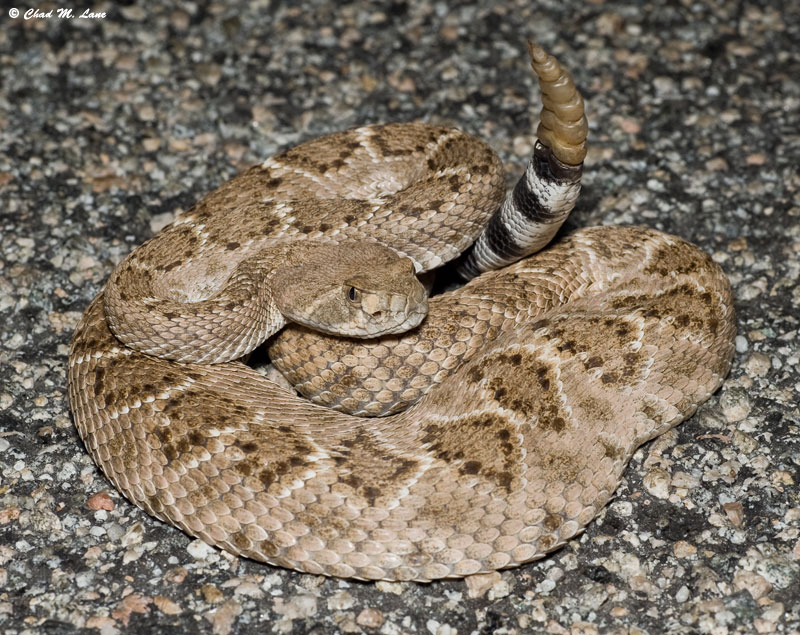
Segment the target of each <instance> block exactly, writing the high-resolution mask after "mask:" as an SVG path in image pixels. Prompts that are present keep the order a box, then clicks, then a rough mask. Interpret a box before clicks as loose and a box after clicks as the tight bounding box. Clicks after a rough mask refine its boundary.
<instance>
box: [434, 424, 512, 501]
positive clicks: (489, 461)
mask: <svg viewBox="0 0 800 635" xmlns="http://www.w3.org/2000/svg"><path fill="white" fill-rule="evenodd" d="M421 442H422V443H423V444H424V446H426V448H427V450H428V452H429V453H430V454H431V455H432V456H433V457H435V458H436V459H438V460H440V461H444V462H445V463H450V464H453V466H454V467H455V468H456V469H457V470H458V473H459V474H461V475H462V476H480V477H482V478H484V479H486V480H488V481H492V482H494V483H495V484H496V485H498V486H500V487H502V488H505V489H510V488H511V485H512V482H513V479H514V478H515V477H518V476H520V475H521V469H522V467H521V466H522V451H521V448H520V446H519V441H518V437H517V428H516V426H514V424H513V423H511V422H509V421H508V420H506V419H505V418H504V417H503V416H501V415H499V414H497V413H480V414H478V413H476V414H470V415H467V416H463V417H459V418H457V419H453V420H450V421H446V422H444V423H439V422H436V423H433V422H431V423H429V424H427V425H426V426H425V427H424V428H423V436H422V438H421Z"/></svg>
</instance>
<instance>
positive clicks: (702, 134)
mask: <svg viewBox="0 0 800 635" xmlns="http://www.w3.org/2000/svg"><path fill="white" fill-rule="evenodd" d="M127 4H129V3H127V2H124V3H120V4H119V5H117V4H110V3H104V4H97V5H95V6H93V7H92V10H94V11H97V12H105V13H106V17H105V18H95V19H92V18H79V17H77V16H78V15H80V14H81V13H82V12H83V9H84V6H83V5H80V6H74V7H73V16H74V17H73V19H66V18H59V17H58V16H57V13H55V12H54V13H53V16H52V17H50V18H33V19H30V20H25V19H23V17H21V16H20V17H18V18H16V19H12V18H11V17H9V14H8V10H7V9H4V10H3V14H2V15H0V77H2V89H1V90H0V223H1V224H2V233H0V243H1V245H2V256H1V257H0V331H2V333H1V334H0V342H2V344H0V382H1V383H0V631H3V632H4V633H9V634H19V633H70V632H76V631H79V632H98V631H99V632H101V633H117V632H131V633H133V632H137V633H193V632H214V633H256V632H259V633H260V632H273V631H274V632H286V633H306V632H314V633H329V632H343V633H362V632H363V633H385V634H387V635H389V634H394V633H433V634H440V635H445V634H448V633H460V634H465V633H522V632H546V633H660V632H672V633H715V634H725V633H752V632H760V633H769V632H780V633H792V632H795V633H796V632H798V629H799V628H800V493H799V492H798V483H800V415H799V414H798V401H799V400H798V397H800V371H799V370H798V359H799V358H800V342H799V341H800V337H799V336H798V333H799V329H800V324H799V323H798V320H799V319H800V309H798V306H800V284H798V283H799V282H800V196H799V195H798V184H799V183H800V176H798V164H799V163H800V149H799V144H798V141H800V138H799V132H800V83H799V80H798V78H800V56H799V54H798V51H799V50H800V48H799V46H798V42H800V5H798V3H796V2H768V1H764V2H756V1H752V0H750V1H748V0H741V1H730V2H729V1H725V0H717V1H712V0H698V1H693V0H682V1H673V2H660V3H659V2H651V1H648V2H636V1H634V0H629V1H628V2H625V1H623V0H608V1H604V0H591V1H589V2H578V1H576V0H571V1H568V2H556V1H550V0H548V1H546V2H539V1H532V0H514V1H511V2H502V1H500V2H497V1H490V0H483V1H480V2H477V1H476V2H453V3H451V4H447V3H445V2H435V3H434V2H415V1H403V0H397V1H394V2H388V1H387V2H372V3H370V2H343V3H336V2H322V1H317V2H306V3H304V5H303V6H302V8H300V7H299V6H293V4H292V3H291V2H287V1H280V0H276V1H274V2H270V1H269V0H261V1H256V2H253V3H251V4H250V6H249V7H245V6H241V7H238V8H236V7H233V6H231V5H230V4H224V3H222V2H218V3H214V2H212V3H206V2H203V1H202V0H199V1H198V2H193V3H192V2H186V3H183V4H181V3H169V2H167V3H160V5H159V6H158V7H157V8H156V3H146V2H141V3H139V4H131V5H130V6H122V5H127ZM151 5H152V6H151ZM17 8H18V9H19V10H20V11H21V12H24V11H25V10H26V9H28V8H29V7H28V6H22V5H21V4H20V5H18V7H17ZM38 8H39V9H40V11H43V12H44V11H46V10H47V9H48V8H50V7H48V6H46V5H45V6H39V7H38ZM53 8H57V7H55V6H53ZM528 37H532V38H535V39H536V40H538V41H539V42H540V43H542V44H543V45H545V46H546V47H547V48H549V49H550V50H551V51H552V52H554V53H556V54H557V55H558V56H559V57H560V59H561V60H562V62H563V63H564V64H565V65H567V66H568V67H569V68H571V69H572V70H573V72H574V75H575V77H576V80H577V82H578V84H579V85H580V86H581V87H582V88H583V91H584V94H585V96H586V100H587V105H588V112H589V119H590V125H591V146H592V147H591V151H590V153H589V156H588V158H587V161H586V176H585V179H584V184H585V189H584V193H583V195H582V198H581V201H580V202H579V204H578V208H577V210H576V212H575V214H574V217H573V218H572V220H571V221H570V224H571V225H572V226H583V225H592V224H618V223H641V224H645V225H649V226H652V227H657V228H659V229H663V230H666V231H669V232H672V233H676V234H679V235H681V236H683V237H686V238H688V239H690V240H692V241H694V242H696V243H697V244H699V245H701V246H702V247H703V248H705V249H706V250H707V251H708V252H710V253H711V254H713V256H714V259H715V260H717V261H718V262H720V263H721V264H722V266H723V267H724V268H725V270H726V271H727V273H728V274H729V276H730V278H731V281H732V282H733V285H734V287H735V290H736V299H737V311H738V319H739V337H738V338H737V355H736V358H735V361H734V367H733V371H732V373H731V375H730V377H729V379H728V380H727V382H726V383H725V385H724V386H723V388H722V390H721V391H720V392H719V393H718V394H717V395H716V396H715V397H714V398H713V399H712V400H711V401H710V402H709V403H707V404H706V405H705V406H703V407H702V408H701V409H700V411H699V412H698V413H697V415H696V416H694V417H693V418H692V419H691V420H689V421H688V422H687V423H685V424H684V425H682V426H681V427H680V428H678V429H677V430H675V431H673V432H672V433H670V434H667V435H665V436H664V437H662V438H660V439H658V440H656V441H655V442H653V443H651V444H649V445H647V446H645V447H644V448H643V449H641V450H640V451H639V452H638V453H637V454H636V456H635V457H634V459H633V461H632V463H631V465H630V467H629V469H628V470H627V472H626V479H625V481H624V482H623V484H622V486H621V487H620V489H619V491H618V493H617V497H616V498H615V500H614V501H613V502H612V504H611V505H610V506H609V507H608V508H607V509H606V510H605V511H604V512H603V513H602V514H601V515H600V517H599V518H598V519H597V520H596V521H595V522H594V523H592V524H591V525H590V527H589V528H588V530H587V531H586V533H585V534H583V535H582V536H581V537H580V538H578V539H575V540H573V541H572V542H571V543H570V544H569V545H567V546H566V547H565V548H563V549H561V550H560V551H558V552H556V553H555V554H553V555H551V556H550V557H548V558H546V559H544V560H542V561H539V562H537V563H533V564H531V565H528V566H525V567H522V568H519V569H515V570H511V571H504V572H502V573H499V574H496V575H493V576H485V577H482V578H478V579H472V580H469V581H467V582H466V583H465V582H463V581H448V582H439V583H434V584H430V585H418V584H412V583H391V584H389V583H379V584H363V583H353V582H347V581H341V580H332V579H325V578H320V577H313V576H309V575H300V574H296V573H293V572H289V571H284V570H280V569H276V568H273V567H269V566H266V565H263V564H259V563H257V562H252V561H247V560H243V559H240V558H235V557H232V556H229V555H226V554H224V553H221V552H219V551H217V550H215V549H212V548H209V547H206V546H205V545H204V544H202V543H200V542H198V541H192V540H191V539H189V538H188V537H186V536H185V535H183V534H182V533H181V532H179V531H178V530H175V529H172V528H170V527H168V526H166V525H164V524H162V523H160V522H158V521H155V520H153V519H151V518H149V517H148V516H146V515H145V514H144V513H142V512H140V511H139V510H138V509H136V508H134V507H132V506H131V505H130V504H129V503H128V502H127V501H126V500H124V499H123V498H122V497H120V496H119V495H118V494H117V493H116V492H115V491H113V489H112V488H111V487H110V485H109V483H108V482H107V481H106V480H105V478H104V477H103V476H102V475H101V474H100V473H99V472H98V470H97V469H96V468H95V467H94V465H93V464H92V462H91V461H90V459H89V457H88V456H87V454H86V453H85V451H84V449H83V446H82V444H81V442H80V440H79V439H78V437H77V435H76V432H75V430H74V428H73V426H72V423H71V418H70V414H69V410H68V406H67V400H66V393H65V388H66V386H65V364H66V360H67V350H68V344H69V339H70V335H71V332H72V329H73V327H74V326H75V324H76V322H77V320H78V318H79V316H80V314H81V312H82V310H83V309H84V308H85V307H86V305H87V303H88V301H89V299H90V298H91V297H92V296H93V295H94V294H95V293H96V292H97V291H98V289H99V288H100V286H101V285H102V283H103V280H104V279H105V278H106V276H107V275H108V274H109V272H110V271H111V269H112V267H113V266H114V264H115V263H116V262H118V261H119V260H120V259H121V258H122V257H123V255H124V254H126V253H128V251H129V250H130V249H131V247H132V246H133V245H135V244H137V243H139V242H141V241H142V240H143V239H145V238H147V237H148V236H150V235H151V234H152V233H153V232H154V231H156V230H157V229H158V228H159V227H161V226H162V225H163V224H164V223H165V222H167V221H168V220H169V219H171V218H172V217H173V215H174V213H175V212H177V211H179V210H182V209H186V208H187V207H188V206H189V205H191V203H192V202H194V201H196V200H197V199H199V198H200V197H201V195H202V194H203V193H205V192H207V191H209V190H210V189H211V188H212V187H214V186H215V185H217V184H219V183H220V182H222V181H223V180H225V179H227V178H229V177H231V176H232V175H233V174H235V173H236V172H237V171H238V170H239V169H241V168H242V167H244V166H246V165H247V164H250V163H252V162H255V161H257V160H258V159H260V158H263V157H266V156H268V155H270V154H272V153H274V152H275V151H276V150H278V149H281V148H284V147H286V146H288V145H291V144H294V143H297V142H299V141H301V140H303V139H307V138H309V137H311V136H315V135H317V134H319V133H324V132H329V131H332V130H335V129H340V128H343V127H348V126H352V125H355V124H360V123H366V122H375V121H398V120H412V119H425V120H428V121H433V122H444V123H448V124H454V125H457V126H459V127H461V128H464V129H466V130H468V131H469V132H472V133H475V134H477V135H479V136H481V137H483V138H484V139H486V140H487V141H489V142H490V143H491V144H492V145H493V146H494V147H495V148H496V149H497V150H498V151H499V152H500V154H501V155H502V156H503V157H504V159H506V160H507V161H508V164H509V167H510V172H511V175H512V177H516V176H517V175H518V174H519V173H520V171H521V170H522V168H523V166H524V164H525V161H526V159H527V156H528V154H529V153H530V151H531V149H532V142H533V138H532V134H531V126H532V123H534V122H535V119H536V114H535V113H536V112H537V111H538V93H537V90H536V88H535V83H534V80H533V78H532V75H531V72H530V71H529V69H528V66H527V60H526V52H525V46H524V42H525V39H526V38H528Z"/></svg>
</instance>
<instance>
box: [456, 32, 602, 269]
mask: <svg viewBox="0 0 800 635" xmlns="http://www.w3.org/2000/svg"><path fill="white" fill-rule="evenodd" d="M528 47H529V49H530V54H531V67H532V68H533V70H534V72H535V73H536V76H537V78H538V79H539V88H540V89H541V91H542V111H541V113H540V115H539V128H538V129H537V131H536V135H537V137H538V141H537V142H536V146H535V147H534V149H533V156H532V157H531V160H530V162H529V163H528V168H527V169H526V170H525V174H524V175H523V176H522V177H521V178H520V180H519V181H518V182H517V185H516V186H515V187H514V189H513V190H512V191H511V193H510V194H508V196H506V199H505V201H504V202H503V205H502V206H501V207H500V209H499V210H498V211H497V212H495V214H494V215H493V216H492V218H491V219H490V220H489V223H488V225H487V226H486V229H484V231H483V233H482V234H481V235H480V236H479V237H478V240H476V241H475V243H474V244H473V245H472V246H471V247H470V248H469V249H468V250H467V251H466V252H465V253H464V254H463V255H462V257H461V259H460V262H459V263H458V265H457V271H458V273H459V274H460V275H461V276H462V277H463V278H466V279H469V278H473V277H475V276H477V275H478V274H480V273H483V272H484V271H490V270H492V269H499V268H501V267H505V266H506V265H510V264H511V263H513V262H516V261H517V260H519V259H520V258H524V257H525V256H529V255H531V254H533V253H535V252H537V251H539V250H540V249H542V248H543V247H544V246H545V245H547V243H549V242H550V240H552V238H553V236H555V234H556V232H557V231H558V229H559V228H560V227H561V225H562V224H563V223H564V221H565V220H566V219H567V216H568V215H569V213H570V211H572V208H573V206H574V205H575V201H576V200H577V199H578V194H579V193H580V190H581V173H582V172H583V159H584V157H585V156H586V136H587V134H588V130H589V127H588V124H587V122H586V115H585V113H584V107H583V98H582V97H581V94H580V92H579V91H578V89H577V88H576V87H575V82H573V81H572V78H571V77H570V75H569V73H567V71H566V70H564V69H563V68H562V67H561V65H560V64H559V63H558V61H557V60H556V59H555V58H554V57H553V56H552V55H548V54H547V53H546V52H545V50H544V49H542V48H541V47H540V46H538V45H536V44H534V43H533V42H528Z"/></svg>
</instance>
